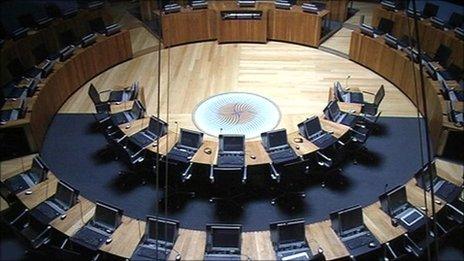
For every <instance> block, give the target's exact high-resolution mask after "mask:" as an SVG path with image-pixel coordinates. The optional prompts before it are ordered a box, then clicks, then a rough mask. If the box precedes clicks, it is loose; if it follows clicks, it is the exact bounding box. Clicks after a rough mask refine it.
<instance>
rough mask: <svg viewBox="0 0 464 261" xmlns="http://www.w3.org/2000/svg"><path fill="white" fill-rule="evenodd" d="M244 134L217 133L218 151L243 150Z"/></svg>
mask: <svg viewBox="0 0 464 261" xmlns="http://www.w3.org/2000/svg"><path fill="white" fill-rule="evenodd" d="M244 151H245V135H231V134H223V135H219V152H244Z"/></svg>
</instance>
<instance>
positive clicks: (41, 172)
mask: <svg viewBox="0 0 464 261" xmlns="http://www.w3.org/2000/svg"><path fill="white" fill-rule="evenodd" d="M30 172H31V173H32V174H33V175H34V176H35V178H36V179H37V180H38V181H39V182H40V181H42V180H44V179H45V178H46V174H47V172H48V169H47V168H46V167H45V166H44V164H43V163H42V161H41V160H40V159H39V158H34V160H33V161H32V166H31V170H30Z"/></svg>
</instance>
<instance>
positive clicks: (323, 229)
mask: <svg viewBox="0 0 464 261" xmlns="http://www.w3.org/2000/svg"><path fill="white" fill-rule="evenodd" d="M305 229H306V239H307V240H308V241H309V240H315V241H316V243H315V244H314V245H313V247H315V245H317V246H319V247H321V248H322V249H323V250H324V255H325V257H326V259H338V258H343V257H347V256H349V255H350V253H349V252H348V250H347V249H346V247H345V245H344V244H343V243H342V241H341V240H340V238H339V237H338V236H337V234H335V232H334V231H333V229H332V227H331V223H330V221H329V220H325V221H322V222H318V223H314V224H309V225H306V226H305ZM311 251H313V252H315V253H317V249H311Z"/></svg>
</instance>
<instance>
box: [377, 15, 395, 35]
mask: <svg viewBox="0 0 464 261" xmlns="http://www.w3.org/2000/svg"><path fill="white" fill-rule="evenodd" d="M394 24H395V23H394V22H393V21H392V20H390V19H387V18H380V21H379V24H378V26H377V28H375V29H374V33H375V34H377V35H384V34H389V33H391V32H392V30H393V26H394Z"/></svg>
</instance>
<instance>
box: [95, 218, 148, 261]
mask: <svg viewBox="0 0 464 261" xmlns="http://www.w3.org/2000/svg"><path fill="white" fill-rule="evenodd" d="M144 231H145V222H144V221H139V220H137V219H134V218H130V217H127V216H123V217H122V219H121V224H120V225H119V227H118V228H117V229H116V230H115V231H114V232H113V234H112V235H111V238H112V241H111V243H109V244H103V245H102V246H101V247H100V250H101V251H103V252H106V253H109V254H112V255H115V256H118V257H123V258H130V257H131V256H132V253H133V252H134V250H135V249H136V248H137V245H138V244H139V242H140V239H141V238H142V236H143V234H144Z"/></svg>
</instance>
